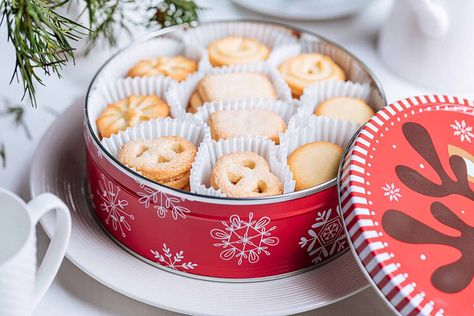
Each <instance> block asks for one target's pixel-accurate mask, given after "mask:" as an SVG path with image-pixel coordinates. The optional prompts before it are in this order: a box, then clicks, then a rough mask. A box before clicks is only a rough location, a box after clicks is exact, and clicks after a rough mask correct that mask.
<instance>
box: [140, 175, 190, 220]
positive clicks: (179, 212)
mask: <svg viewBox="0 0 474 316" xmlns="http://www.w3.org/2000/svg"><path fill="white" fill-rule="evenodd" d="M136 182H137V183H138V184H139V185H140V189H142V191H138V192H137V195H138V196H139V199H138V202H139V203H140V204H143V205H144V206H145V208H149V207H150V206H151V205H153V208H154V209H155V210H156V215H157V216H158V217H159V218H165V217H166V215H167V214H168V211H171V216H172V217H173V219H174V220H177V219H178V218H180V217H181V218H183V219H185V218H186V214H189V213H191V211H190V210H189V209H188V208H186V207H184V206H181V205H178V204H179V203H181V202H183V201H184V200H185V199H184V198H182V197H176V196H172V195H168V194H166V193H164V192H162V191H159V190H155V189H152V188H149V187H147V186H146V185H144V184H143V183H141V182H140V181H136Z"/></svg>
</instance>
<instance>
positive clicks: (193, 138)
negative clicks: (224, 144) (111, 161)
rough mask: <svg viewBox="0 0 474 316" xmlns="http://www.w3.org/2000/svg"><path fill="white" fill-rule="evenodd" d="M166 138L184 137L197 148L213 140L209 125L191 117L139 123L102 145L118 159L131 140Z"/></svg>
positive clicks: (104, 141) (106, 140)
mask: <svg viewBox="0 0 474 316" xmlns="http://www.w3.org/2000/svg"><path fill="white" fill-rule="evenodd" d="M164 136H180V137H183V138H185V139H187V140H189V141H190V142H191V143H193V144H194V145H195V146H196V148H199V146H200V145H201V143H203V142H208V141H210V139H211V134H210V132H209V128H208V127H207V125H205V124H203V123H201V122H199V121H197V120H195V119H193V118H191V117H188V118H182V119H172V118H165V119H154V120H150V121H146V122H142V123H139V124H137V125H135V126H133V127H130V128H128V129H126V130H124V131H121V132H119V133H117V134H114V135H112V136H111V137H108V138H104V139H102V145H104V148H105V149H106V150H107V151H108V152H109V153H110V154H111V155H112V156H114V157H116V158H117V157H118V153H119V150H120V148H121V147H122V146H123V145H125V144H126V143H128V142H129V141H131V140H135V139H155V138H159V137H164Z"/></svg>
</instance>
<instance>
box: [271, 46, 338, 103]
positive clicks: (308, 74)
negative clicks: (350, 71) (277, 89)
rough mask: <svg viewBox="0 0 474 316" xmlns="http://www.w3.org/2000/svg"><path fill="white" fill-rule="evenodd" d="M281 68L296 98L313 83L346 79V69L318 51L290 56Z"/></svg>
mask: <svg viewBox="0 0 474 316" xmlns="http://www.w3.org/2000/svg"><path fill="white" fill-rule="evenodd" d="M279 70H280V72H281V74H282V75H283V77H284V78H285V81H286V83H287V84H288V86H290V89H291V93H292V94H293V97H295V98H299V97H300V96H301V95H302V94H303V90H304V88H306V87H307V86H309V85H310V84H312V83H315V82H318V81H323V80H345V79H346V75H345V74H344V71H343V70H342V69H341V67H339V66H338V65H337V64H336V63H335V62H334V61H333V60H332V59H331V58H329V57H328V56H325V55H321V54H316V53H314V54H301V55H297V56H294V57H292V58H289V59H287V60H285V61H284V62H283V63H282V64H281V65H280V67H279Z"/></svg>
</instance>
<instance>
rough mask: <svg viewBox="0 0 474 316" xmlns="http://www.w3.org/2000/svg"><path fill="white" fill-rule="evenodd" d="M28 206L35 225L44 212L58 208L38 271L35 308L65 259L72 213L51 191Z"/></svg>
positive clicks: (33, 304) (34, 295)
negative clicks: (46, 248) (52, 232)
mask: <svg viewBox="0 0 474 316" xmlns="http://www.w3.org/2000/svg"><path fill="white" fill-rule="evenodd" d="M27 206H28V209H29V214H30V217H31V220H32V223H33V226H36V224H37V223H38V221H39V220H40V218H41V217H43V215H44V214H46V213H47V212H49V211H51V210H56V224H55V228H54V234H53V236H51V242H50V243H49V246H48V250H47V251H46V255H45V256H44V258H43V261H42V262H41V265H40V266H39V268H38V271H37V272H36V281H35V289H34V294H33V303H32V308H34V307H35V306H36V305H37V304H38V303H39V301H40V300H41V298H42V297H43V296H44V294H45V293H46V290H47V289H48V288H49V287H50V285H51V283H52V282H53V280H54V277H55V276H56V274H57V272H58V270H59V267H60V265H61V262H62V261H63V258H64V255H65V253H66V249H67V245H68V243H69V238H70V237H71V214H70V213H69V209H68V207H67V206H66V204H64V202H63V201H61V200H60V199H59V198H58V197H57V196H55V195H54V194H51V193H44V194H41V195H39V196H37V197H36V198H34V199H33V200H31V201H30V202H29V203H28V204H27Z"/></svg>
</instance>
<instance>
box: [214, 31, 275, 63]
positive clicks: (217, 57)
mask: <svg viewBox="0 0 474 316" xmlns="http://www.w3.org/2000/svg"><path fill="white" fill-rule="evenodd" d="M207 51H208V54H209V61H210V62H211V64H212V65H213V66H214V67H221V66H227V65H235V64H246V63H251V62H256V61H261V60H265V59H267V57H268V54H270V49H269V48H268V47H267V46H265V45H264V44H262V43H260V42H259V41H257V40H255V39H251V38H243V37H238V36H229V37H224V38H221V39H218V40H216V41H214V42H212V43H211V44H209V46H208V48H207Z"/></svg>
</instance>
